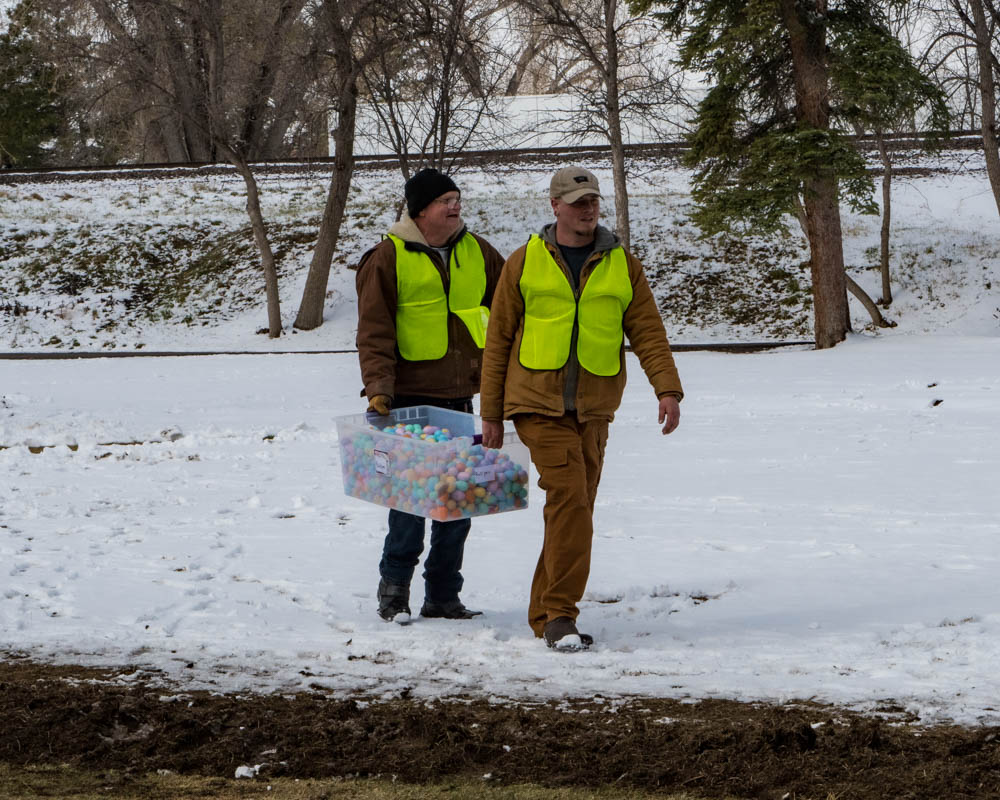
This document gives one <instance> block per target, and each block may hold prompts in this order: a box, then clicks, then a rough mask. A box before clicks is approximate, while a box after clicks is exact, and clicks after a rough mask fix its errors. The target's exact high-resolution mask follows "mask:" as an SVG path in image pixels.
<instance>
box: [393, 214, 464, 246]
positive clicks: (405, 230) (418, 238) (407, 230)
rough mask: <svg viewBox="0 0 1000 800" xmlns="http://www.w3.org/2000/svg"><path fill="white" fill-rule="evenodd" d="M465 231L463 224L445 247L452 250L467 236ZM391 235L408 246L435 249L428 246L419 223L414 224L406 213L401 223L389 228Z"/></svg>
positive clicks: (401, 218) (400, 219)
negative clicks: (453, 246)
mask: <svg viewBox="0 0 1000 800" xmlns="http://www.w3.org/2000/svg"><path fill="white" fill-rule="evenodd" d="M465 231H466V227H465V225H464V224H463V225H462V227H461V228H459V229H458V230H457V231H456V232H455V235H454V236H452V237H451V239H449V240H448V242H447V244H446V245H445V247H448V248H450V247H451V246H452V245H453V244H455V242H457V241H458V240H459V239H461V238H462V237H463V236H465ZM389 233H391V234H392V235H393V236H396V237H398V238H400V239H402V240H403V241H404V242H406V243H407V244H415V245H419V246H420V247H421V248H426V249H428V250H433V249H434V248H432V247H431V246H430V245H429V244H427V240H426V239H425V238H424V235H423V234H422V233H421V232H420V228H418V227H417V223H416V222H414V221H413V220H412V219H411V218H410V215H409V214H407V213H406V212H405V211H404V212H403V215H402V216H401V217H400V218H399V222H396V223H394V224H393V225H392V227H391V228H389Z"/></svg>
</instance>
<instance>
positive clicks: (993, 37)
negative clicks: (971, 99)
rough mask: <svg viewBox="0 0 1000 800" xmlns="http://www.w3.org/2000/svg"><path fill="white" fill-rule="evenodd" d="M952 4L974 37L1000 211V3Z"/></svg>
mask: <svg viewBox="0 0 1000 800" xmlns="http://www.w3.org/2000/svg"><path fill="white" fill-rule="evenodd" d="M952 5H953V6H954V8H955V10H956V12H957V13H958V15H959V17H960V18H961V19H962V21H963V22H964V23H965V25H966V28H967V29H968V30H969V31H970V32H971V35H972V37H973V39H974V41H975V48H976V58H977V64H978V66H979V93H980V102H981V118H982V130H983V151H984V152H985V154H986V173H987V174H988V175H989V178H990V187H991V188H992V189H993V199H994V200H995V201H996V204H997V211H998V212H1000V140H998V132H997V84H996V74H997V52H1000V46H998V45H1000V41H998V38H997V27H998V25H1000V11H998V8H1000V7H998V6H997V5H996V3H995V2H994V0H952Z"/></svg>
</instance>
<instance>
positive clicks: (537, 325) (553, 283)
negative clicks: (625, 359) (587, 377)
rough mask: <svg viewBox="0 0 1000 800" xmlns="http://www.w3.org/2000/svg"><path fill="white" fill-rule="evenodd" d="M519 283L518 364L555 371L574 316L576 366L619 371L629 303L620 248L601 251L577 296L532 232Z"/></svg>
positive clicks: (562, 359) (566, 353)
mask: <svg viewBox="0 0 1000 800" xmlns="http://www.w3.org/2000/svg"><path fill="white" fill-rule="evenodd" d="M519 285H520V288H521V294H522V296H523V297H524V332H523V333H522V335H521V348H520V351H519V353H518V358H519V359H520V361H521V364H522V365H523V366H525V367H528V368H529V369H560V368H561V367H562V366H563V365H564V364H565V363H566V361H567V359H568V358H569V348H570V342H571V340H572V337H573V322H574V320H575V321H576V322H577V328H578V332H577V339H576V356H577V360H578V361H579V362H580V366H582V367H583V368H584V369H585V370H587V371H588V372H591V373H593V374H594V375H600V376H602V377H610V376H612V375H617V374H618V372H619V371H620V370H621V347H622V342H623V340H624V337H625V332H624V329H623V328H622V318H623V317H624V315H625V310H626V309H627V308H628V306H629V304H630V303H631V302H632V282H631V280H629V274H628V260H627V259H626V257H625V250H624V248H622V247H616V248H614V249H613V250H609V251H608V252H606V253H605V254H604V256H603V257H602V258H601V260H600V261H599V262H598V263H597V264H596V265H595V266H594V268H593V270H592V271H591V273H590V276H589V277H588V278H587V282H586V284H584V287H583V291H582V292H581V293H580V297H579V299H577V297H576V296H575V294H574V292H573V287H572V286H571V285H570V282H569V277H568V276H567V275H566V273H565V272H564V271H563V269H562V267H560V266H559V264H557V263H556V260H555V258H553V256H552V254H551V253H550V252H549V249H548V247H546V246H545V242H544V241H542V239H541V238H540V237H538V236H536V235H533V236H532V237H531V239H529V241H528V247H527V250H526V251H525V254H524V272H523V273H522V275H521V280H520V284H519Z"/></svg>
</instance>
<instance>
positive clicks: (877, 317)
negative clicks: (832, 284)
mask: <svg viewBox="0 0 1000 800" xmlns="http://www.w3.org/2000/svg"><path fill="white" fill-rule="evenodd" d="M844 280H845V281H846V282H847V290H848V291H849V292H850V293H851V294H853V295H854V296H855V297H856V298H858V300H860V301H861V305H863V306H864V307H865V311H867V312H868V313H869V314H871V317H872V322H873V323H875V324H876V325H877V326H878V327H880V328H895V327H896V323H895V322H892V321H890V320H887V319H886V318H885V317H883V316H882V312H881V311H879V307H878V303H876V302H875V301H874V300H872V299H871V297H869V296H868V292H866V291H865V290H864V289H862V288H861V287H860V286H858V284H857V283H855V282H854V279H853V278H852V277H851V276H850V275H847V274H846V273H845V274H844Z"/></svg>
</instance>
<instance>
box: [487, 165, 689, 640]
mask: <svg viewBox="0 0 1000 800" xmlns="http://www.w3.org/2000/svg"><path fill="white" fill-rule="evenodd" d="M549 189H550V190H549V197H550V201H551V205H552V213H553V214H554V215H555V221H554V222H551V223H549V224H548V225H545V226H544V227H543V228H542V230H541V232H540V233H538V234H536V235H532V236H531V238H530V239H529V240H528V243H527V244H526V245H524V246H523V247H521V248H520V249H518V250H517V251H515V252H514V253H513V254H512V255H511V256H510V258H508V259H507V263H506V264H505V265H504V270H503V274H502V275H501V277H500V283H499V285H498V286H497V291H496V295H495V296H494V298H493V306H492V311H491V317H490V328H489V333H488V335H487V337H486V353H485V355H484V361H483V378H482V384H481V396H480V413H481V415H482V418H483V444H484V445H486V446H487V447H500V446H501V445H502V443H503V422H502V420H504V419H512V420H513V421H514V425H515V427H516V428H517V433H518V436H519V437H520V438H521V440H522V441H523V442H524V443H525V444H526V445H527V446H528V449H529V450H530V451H531V460H532V461H533V462H534V464H535V467H536V469H537V470H538V474H539V478H538V485H539V487H541V488H542V489H544V490H545V509H544V511H543V518H544V522H545V535H544V539H543V543H542V552H541V555H540V556H539V558H538V564H537V566H536V568H535V575H534V579H533V580H532V584H531V598H530V601H529V604H528V623H529V624H530V625H531V629H532V630H533V631H534V633H535V635H536V636H538V637H540V638H544V639H545V643H546V644H547V645H548V646H549V647H552V648H555V649H558V650H578V649H581V648H586V647H589V646H590V645H591V644H593V637H592V636H589V635H588V634H585V633H580V631H579V630H578V629H577V627H576V619H577V616H578V614H579V609H578V608H577V603H578V602H579V601H580V599H581V598H582V597H583V593H584V590H585V589H586V585H587V578H588V576H589V573H590V551H591V540H592V538H593V513H594V500H595V498H596V496H597V485H598V483H599V482H600V479H601V467H602V465H603V462H604V448H605V444H606V443H607V438H608V425H609V423H610V422H611V420H612V419H613V418H614V413H615V411H616V410H617V408H618V406H619V405H620V403H621V399H622V394H623V392H624V390H625V337H628V340H629V343H630V345H631V346H632V350H633V352H634V353H635V355H636V356H637V357H638V359H639V364H640V366H641V367H642V369H643V371H644V372H645V373H646V376H647V377H648V378H649V382H650V383H651V384H652V386H653V390H654V392H655V393H656V397H657V400H658V408H657V414H658V420H659V425H661V426H662V428H661V430H662V432H663V433H664V434H667V433H672V432H673V431H674V429H675V428H676V427H677V425H678V423H679V422H680V406H679V402H680V400H681V398H682V397H683V390H682V388H681V383H680V379H679V377H678V375H677V369H676V367H675V366H674V359H673V355H672V354H671V352H670V345H669V344H668V342H667V335H666V332H665V330H664V327H663V321H662V319H661V318H660V312H659V310H658V309H657V306H656V301H655V300H654V299H653V294H652V292H651V291H650V288H649V284H648V283H647V281H646V276H645V274H644V273H643V270H642V264H640V263H639V261H638V259H636V258H635V256H633V255H632V254H631V253H629V252H627V251H626V250H625V248H624V247H622V244H621V242H620V241H619V239H618V237H617V236H616V235H615V234H614V233H612V232H611V231H609V230H608V229H607V228H604V227H603V226H601V225H600V224H599V223H598V219H599V217H600V211H601V190H600V186H599V185H598V181H597V177H596V176H595V175H594V174H593V173H592V172H590V171H589V170H586V169H583V168H581V167H566V168H564V169H561V170H559V171H558V172H556V174H555V175H553V176H552V181H551V183H550V187H549Z"/></svg>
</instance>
